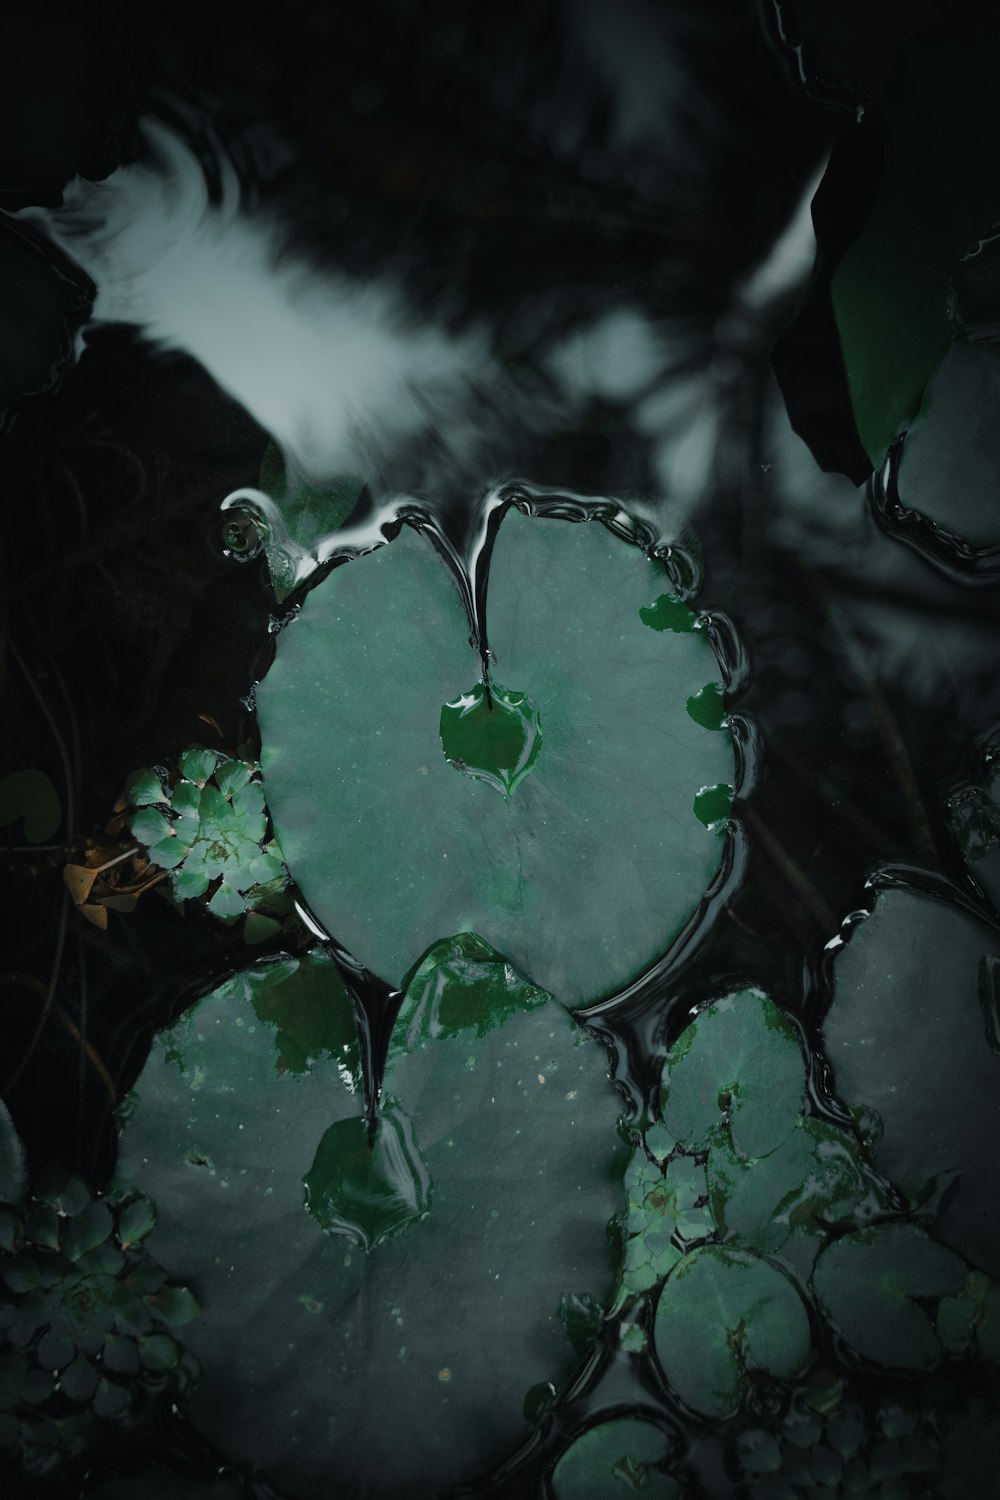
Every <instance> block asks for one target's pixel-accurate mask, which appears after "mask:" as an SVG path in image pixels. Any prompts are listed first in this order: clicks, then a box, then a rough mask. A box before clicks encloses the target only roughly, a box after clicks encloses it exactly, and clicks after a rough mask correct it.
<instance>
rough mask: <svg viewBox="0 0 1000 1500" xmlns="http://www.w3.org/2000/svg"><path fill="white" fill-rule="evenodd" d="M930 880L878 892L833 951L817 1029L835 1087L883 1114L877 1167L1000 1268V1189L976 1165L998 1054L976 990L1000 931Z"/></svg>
mask: <svg viewBox="0 0 1000 1500" xmlns="http://www.w3.org/2000/svg"><path fill="white" fill-rule="evenodd" d="M936 889H937V894H936V895H933V894H930V893H927V892H924V891H918V890H916V889H906V888H888V889H883V890H879V891H878V893H877V895H876V898H875V908H874V911H873V913H872V915H871V916H870V917H869V918H868V919H867V920H866V921H863V922H861V923H860V925H858V926H856V927H855V929H854V930H853V932H852V934H851V938H850V941H849V942H848V943H847V944H846V946H845V947H844V948H843V949H842V950H841V951H840V952H839V953H838V954H837V957H836V961H835V964H834V981H835V987H834V997H833V1002H832V1004H831V1006H830V1009H829V1011H828V1013H827V1016H826V1019H825V1021H824V1023H823V1038H824V1042H825V1047H826V1052H827V1056H828V1057H829V1060H830V1062H831V1063H832V1065H833V1070H834V1079H835V1085H836V1088H837V1091H838V1093H839V1094H840V1096H841V1097H842V1098H843V1099H844V1101H845V1102H846V1103H847V1104H848V1105H850V1106H851V1107H852V1109H854V1110H856V1111H858V1110H860V1109H862V1108H865V1109H868V1110H874V1111H875V1112H876V1114H877V1116H878V1118H879V1120H880V1122H881V1133H880V1134H879V1136H878V1139H877V1140H876V1141H875V1142H874V1143H873V1145H872V1147H871V1153H872V1158H873V1161H874V1163H875V1165H876V1166H877V1167H878V1169H879V1170H880V1171H881V1172H884V1173H885V1175H886V1177H888V1179H889V1180H890V1181H891V1182H892V1183H893V1184H894V1186H896V1187H897V1188H899V1189H900V1190H901V1191H902V1192H903V1193H905V1194H906V1196H907V1197H908V1198H909V1200H910V1202H911V1204H912V1205H913V1206H914V1207H919V1206H922V1205H924V1204H932V1205H933V1208H934V1212H935V1224H934V1228H935V1234H936V1236H937V1237H938V1238H939V1239H941V1240H943V1241H944V1242H945V1243H946V1244H948V1245H951V1246H952V1247H953V1248H954V1249H956V1250H958V1251H959V1252H960V1253H961V1254H962V1255H964V1256H966V1257H967V1258H968V1259H969V1260H970V1261H971V1262H972V1264H973V1265H975V1266H976V1267H978V1268H979V1269H981V1270H984V1271H987V1272H989V1273H990V1274H991V1275H992V1276H1000V1197H998V1195H997V1193H996V1192H995V1191H994V1186H993V1182H992V1179H991V1178H990V1175H989V1173H988V1171H987V1170H986V1169H985V1166H984V1164H985V1163H988V1162H992V1161H995V1160H996V1159H997V1158H998V1156H1000V1112H998V1111H997V1108H996V1103H995V1101H996V1099H997V1097H998V1092H1000V1056H998V1055H997V1053H996V1052H995V1051H994V1050H993V1046H992V1042H991V1037H990V1031H989V1026H988V1019H987V1015H986V1014H985V1012H984V1006H983V999H984V997H983V995H982V994H981V990H980V982H981V977H982V974H983V958H984V955H987V956H990V955H1000V932H998V931H997V929H996V928H995V927H994V926H993V925H992V924H991V923H989V922H987V921H985V920H978V919H977V918H976V917H975V916H974V915H973V914H972V912H971V911H970V910H969V908H968V906H967V905H966V904H965V903H964V902H963V900H962V898H961V897H960V895H959V892H958V891H955V890H953V888H951V887H949V886H948V885H946V884H945V883H944V882H938V885H937V888H936ZM987 998H988V997H987ZM945 1001H946V1002H947V1003H945Z"/></svg>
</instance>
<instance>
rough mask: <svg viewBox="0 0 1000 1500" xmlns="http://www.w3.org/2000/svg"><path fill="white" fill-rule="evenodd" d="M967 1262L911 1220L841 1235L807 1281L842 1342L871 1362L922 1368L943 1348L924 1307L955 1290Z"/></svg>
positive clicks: (907, 1368) (931, 1361)
mask: <svg viewBox="0 0 1000 1500" xmlns="http://www.w3.org/2000/svg"><path fill="white" fill-rule="evenodd" d="M965 1275H966V1267H965V1265H964V1264H963V1263H962V1261H961V1260H960V1259H959V1258H958V1256H957V1255H955V1254H954V1253H953V1252H952V1251H951V1250H947V1249H946V1248H945V1247H944V1245H939V1244H938V1243H937V1242H936V1241H935V1240H932V1239H931V1238H930V1237H929V1236H928V1235H926V1234H924V1233H923V1231H922V1230H920V1229H918V1228H917V1227H916V1226H915V1225H913V1224H878V1225H875V1226H873V1227H872V1228H870V1229H862V1230H859V1231H857V1232H856V1233H854V1234H847V1235H844V1236H843V1237H842V1238H841V1239H839V1240H835V1241H834V1243H833V1244H832V1245H829V1246H827V1248H826V1249H825V1250H824V1251H823V1253H822V1255H821V1256H820V1257H819V1259H818V1260H817V1262H816V1268H815V1270H814V1271H813V1277H812V1284H813V1289H814V1290H815V1292H816V1296H817V1297H818V1298H819V1302H820V1306H821V1307H822V1309H823V1312H824V1314H825V1316H826V1317H827V1319H828V1320H829V1322H830V1323H831V1324H832V1326H833V1327H834V1328H835V1329H836V1330H837V1332H838V1333H839V1334H840V1336H841V1338H843V1340H844V1341H845V1343H847V1344H849V1345H850V1347H851V1348H852V1349H853V1350H854V1351H855V1352H856V1353H857V1354H861V1355H863V1356H864V1358H865V1359H870V1360H872V1361H874V1362H875V1363H876V1364H879V1365H882V1366H885V1367H887V1368H892V1369H899V1370H925V1369H928V1368H930V1366H932V1365H934V1364H936V1363H937V1361H938V1360H939V1359H941V1358H942V1356H943V1353H944V1350H943V1348H942V1346H941V1341H940V1339H939V1338H938V1336H937V1333H936V1332H935V1329H934V1322H933V1318H932V1317H931V1315H930V1314H929V1313H928V1311H926V1304H927V1302H928V1301H930V1300H931V1299H937V1298H940V1297H944V1296H947V1295H950V1294H954V1293H955V1292H956V1291H957V1290H958V1289H959V1288H960V1287H961V1286H962V1283H963V1282H964V1280H965Z"/></svg>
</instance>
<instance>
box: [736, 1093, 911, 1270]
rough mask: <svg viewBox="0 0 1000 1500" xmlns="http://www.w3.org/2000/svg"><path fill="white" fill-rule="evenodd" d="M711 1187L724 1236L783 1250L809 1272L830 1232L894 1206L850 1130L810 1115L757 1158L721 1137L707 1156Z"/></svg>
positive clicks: (755, 1246) (769, 1251) (763, 1250)
mask: <svg viewBox="0 0 1000 1500" xmlns="http://www.w3.org/2000/svg"><path fill="white" fill-rule="evenodd" d="M708 1184H709V1201H710V1203H711V1205H712V1213H713V1216H714V1219H715V1223H716V1225H717V1226H718V1229H719V1233H720V1234H721V1235H722V1237H723V1239H728V1240H734V1241H736V1242H737V1243H740V1244H743V1245H746V1246H748V1247H749V1248H751V1249H754V1250H757V1251H759V1252H760V1253H761V1254H764V1255H780V1256H782V1257H783V1258H784V1259H786V1260H788V1261H790V1262H791V1263H792V1264H794V1265H795V1266H796V1268H797V1269H798V1270H799V1272H800V1273H805V1274H808V1271H809V1269H810V1267H811V1265H812V1262H813V1260H814V1259H815V1257H816V1255H817V1254H818V1253H819V1251H820V1250H821V1248H822V1246H823V1244H824V1242H825V1239H826V1237H827V1236H828V1235H829V1234H830V1233H831V1232H835V1231H837V1230H838V1229H840V1228H842V1227H843V1226H844V1225H847V1224H864V1223H865V1222H866V1220H869V1219H872V1218H874V1217H875V1216H876V1215H878V1214H880V1213H884V1212H885V1211H886V1210H887V1208H888V1207H889V1204H888V1199H887V1195H886V1193H885V1190H884V1187H883V1185H882V1183H881V1182H880V1180H879V1179H878V1177H877V1176H876V1175H875V1174H874V1173H873V1172H872V1171H871V1170H870V1168H868V1167H867V1165H866V1164H865V1163H864V1162H863V1160H862V1158H861V1155H860V1152H859V1149H858V1143H857V1141H856V1139H855V1138H854V1137H853V1136H852V1134H851V1133H850V1131H847V1130H843V1129H841V1128H839V1127H838V1126H836V1125H831V1124H829V1123H828V1122H827V1121H825V1120H819V1119H815V1118H813V1117H811V1116H806V1117H803V1118H802V1119H800V1120H799V1122H798V1124H797V1125H796V1126H795V1128H794V1129H793V1130H792V1132H791V1134H790V1135H788V1136H787V1137H786V1138H785V1140H784V1141H783V1142H782V1144H781V1145H780V1146H779V1147H777V1149H776V1150H774V1151H772V1152H771V1153H770V1155H768V1156H765V1157H762V1158H761V1159H759V1160H757V1161H747V1160H745V1159H744V1158H741V1157H739V1156H738V1155H737V1154H736V1153H735V1152H734V1151H733V1149H732V1147H731V1146H730V1144H729V1142H728V1141H721V1142H719V1143H718V1144H717V1145H715V1146H713V1147H712V1150H711V1151H710V1153H709V1157H708Z"/></svg>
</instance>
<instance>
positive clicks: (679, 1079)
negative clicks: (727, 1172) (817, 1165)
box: [661, 990, 805, 1157]
mask: <svg viewBox="0 0 1000 1500" xmlns="http://www.w3.org/2000/svg"><path fill="white" fill-rule="evenodd" d="M804 1097H805V1063H804V1062H803V1059H802V1052H801V1049H800V1047H799V1044H798V1041H797V1039H796V1036H795V1033H794V1031H793V1030H792V1028H791V1026H790V1025H789V1024H788V1022H787V1021H786V1020H785V1019H784V1017H783V1016H782V1014H781V1012H780V1011H779V1010H778V1008H777V1006H776V1005H775V1004H774V1003H773V1001H771V1000H769V999H768V998H767V996H766V995H763V994H761V993H760V991H759V990H742V991H740V992H738V993H736V994H732V995H726V996H725V997H724V998H723V999H721V1000H716V1001H714V1002H713V1003H712V1004H711V1005H709V1006H707V1007H706V1008H705V1009H704V1010H703V1011H700V1012H699V1014H698V1016H697V1017H696V1019H695V1020H694V1021H692V1022H691V1024H690V1026H688V1027H686V1028H685V1030H684V1031H683V1032H682V1033H681V1035H680V1037H679V1038H678V1039H677V1041H676V1042H675V1044H674V1046H673V1047H672V1048H671V1049H670V1052H669V1054H668V1056H667V1060H666V1064H665V1067H664V1074H663V1089H662V1102H661V1108H662V1114H663V1123H664V1125H665V1126H666V1128H667V1130H668V1131H669V1132H670V1133H671V1135H673V1136H674V1137H675V1138H676V1140H677V1141H678V1142H679V1143H680V1145H681V1146H683V1147H684V1149H685V1150H686V1151H704V1150H705V1149H706V1147H708V1146H710V1145H712V1144H713V1143H714V1142H716V1141H720V1140H722V1139H724V1138H725V1136H726V1135H727V1133H728V1135H729V1136H730V1138H731V1140H732V1143H733V1145H734V1147H735V1149H736V1150H737V1151H738V1152H739V1153H740V1154H741V1155H743V1156H748V1157H757V1156H766V1155H767V1153H768V1152H769V1151H773V1150H775V1148H776V1147H778V1146H780V1145H781V1142H782V1141H783V1140H784V1139H785V1137H786V1136H787V1135H788V1134H789V1133H790V1132H791V1131H792V1130H793V1129H794V1128H795V1125H796V1123H797V1122H798V1119H799V1116H800V1114H801V1113H802V1108H803V1103H804Z"/></svg>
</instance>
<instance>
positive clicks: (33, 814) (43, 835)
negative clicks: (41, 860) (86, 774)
mask: <svg viewBox="0 0 1000 1500" xmlns="http://www.w3.org/2000/svg"><path fill="white" fill-rule="evenodd" d="M18 818H20V819H21V826H22V828H23V830H24V837H25V838H26V839H27V841H28V843H29V844H45V843H47V842H48V840H49V839H51V838H52V837H54V835H55V834H56V833H58V831H59V825H60V823H61V822H62V803H61V802H60V801H59V794H58V792H57V791H56V789H55V787H54V786H53V785H52V782H51V780H50V779H49V777H48V776H46V774H45V772H44V771H35V770H28V771H12V772H11V774H10V775H9V776H4V777H0V828H3V827H5V826H6V825H7V824H8V823H13V822H15V821H16V820H17V819H18Z"/></svg>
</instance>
